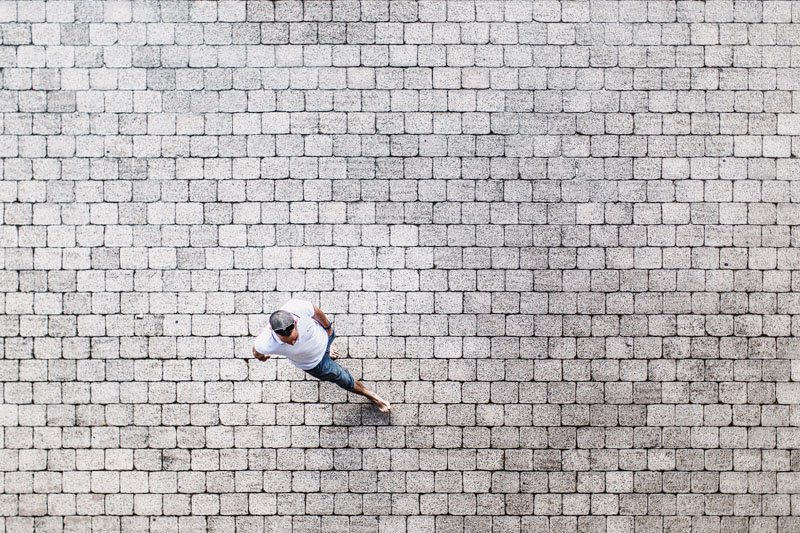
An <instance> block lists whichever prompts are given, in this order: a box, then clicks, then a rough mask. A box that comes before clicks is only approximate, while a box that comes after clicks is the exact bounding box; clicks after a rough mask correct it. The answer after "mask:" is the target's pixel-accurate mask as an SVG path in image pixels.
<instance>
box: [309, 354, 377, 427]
mask: <svg viewBox="0 0 800 533" xmlns="http://www.w3.org/2000/svg"><path fill="white" fill-rule="evenodd" d="M306 372H307V373H308V374H311V375H312V376H314V377H315V378H317V379H319V380H322V381H330V382H333V383H336V384H337V385H338V386H340V387H341V388H343V389H344V390H346V391H348V392H354V393H356V394H358V395H359V396H363V397H364V398H366V399H368V400H369V401H370V402H372V404H373V405H375V407H377V408H378V410H379V411H380V412H381V413H388V412H389V411H390V410H391V409H392V406H391V405H390V404H389V402H387V401H386V400H384V399H383V398H381V397H380V396H378V395H377V394H375V393H374V392H372V391H371V390H369V389H368V388H366V387H365V386H364V384H363V383H361V382H360V381H358V380H356V379H355V378H354V377H353V375H352V374H351V373H350V372H349V371H348V370H347V369H346V368H344V367H342V366H341V365H340V364H338V363H336V362H335V361H332V360H331V358H330V355H328V354H327V353H326V354H325V355H324V356H323V357H322V361H320V362H319V364H318V365H317V366H315V367H314V368H311V369H309V370H306Z"/></svg>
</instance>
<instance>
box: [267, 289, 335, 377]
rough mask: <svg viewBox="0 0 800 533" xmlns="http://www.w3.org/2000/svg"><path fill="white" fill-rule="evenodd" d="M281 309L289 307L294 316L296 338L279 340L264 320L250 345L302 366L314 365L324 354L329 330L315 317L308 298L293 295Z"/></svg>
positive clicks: (298, 366)
mask: <svg viewBox="0 0 800 533" xmlns="http://www.w3.org/2000/svg"><path fill="white" fill-rule="evenodd" d="M281 309H283V310H284V311H289V312H290V313H292V314H293V315H294V316H295V319H296V320H297V326H295V327H296V328H297V335H298V337H297V341H295V343H294V344H286V343H285V342H283V341H281V340H280V339H279V338H278V336H277V335H276V334H275V333H274V332H273V331H272V328H271V327H270V325H269V321H267V327H266V328H264V331H262V332H261V333H260V334H259V335H258V337H256V340H255V342H254V343H253V346H254V347H255V349H256V351H258V353H262V354H264V355H283V356H285V357H286V358H287V359H288V360H289V361H291V363H292V364H293V365H294V366H296V367H297V368H299V369H301V370H308V369H310V368H314V367H315V366H317V364H319V362H320V361H321V360H322V356H324V355H325V349H326V348H327V347H328V332H327V331H325V330H324V329H323V328H322V326H321V325H320V324H319V322H317V321H316V320H314V319H313V318H311V317H313V316H314V305H313V304H312V303H311V302H307V301H305V300H300V299H297V298H293V299H291V300H289V301H288V302H286V303H285V304H283V306H282V307H281Z"/></svg>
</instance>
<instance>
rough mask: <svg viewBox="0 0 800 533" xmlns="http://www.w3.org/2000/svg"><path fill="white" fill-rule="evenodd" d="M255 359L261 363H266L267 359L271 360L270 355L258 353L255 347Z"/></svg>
mask: <svg viewBox="0 0 800 533" xmlns="http://www.w3.org/2000/svg"><path fill="white" fill-rule="evenodd" d="M253 357H255V358H256V359H258V360H259V361H266V360H267V359H269V356H268V355H264V354H263V353H259V352H257V351H256V349H255V347H253Z"/></svg>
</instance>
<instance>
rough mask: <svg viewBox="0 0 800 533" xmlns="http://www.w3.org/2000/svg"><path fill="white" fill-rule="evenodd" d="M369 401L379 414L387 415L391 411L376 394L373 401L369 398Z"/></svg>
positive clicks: (387, 404) (385, 402) (388, 405)
mask: <svg viewBox="0 0 800 533" xmlns="http://www.w3.org/2000/svg"><path fill="white" fill-rule="evenodd" d="M370 400H371V401H372V403H373V404H374V405H375V407H377V408H378V411H380V412H381V413H388V412H390V411H391V410H392V406H391V404H390V403H389V402H387V401H386V400H384V399H383V398H381V397H380V396H378V395H377V394H376V395H375V398H374V399H373V398H370Z"/></svg>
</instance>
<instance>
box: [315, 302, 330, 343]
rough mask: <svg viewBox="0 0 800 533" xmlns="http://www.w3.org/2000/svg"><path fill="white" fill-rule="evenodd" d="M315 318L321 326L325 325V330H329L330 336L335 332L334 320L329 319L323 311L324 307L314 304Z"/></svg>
mask: <svg viewBox="0 0 800 533" xmlns="http://www.w3.org/2000/svg"><path fill="white" fill-rule="evenodd" d="M313 318H314V320H316V321H317V322H318V323H319V325H320V326H322V327H323V329H324V330H325V331H327V332H328V336H329V337H330V335H331V333H332V332H333V327H332V324H333V322H331V321H330V320H329V319H328V317H327V316H325V313H323V312H322V309H320V308H319V307H317V306H316V305H315V306H314V316H313Z"/></svg>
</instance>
